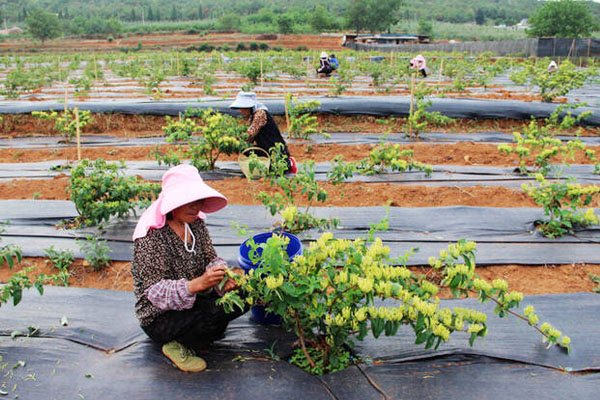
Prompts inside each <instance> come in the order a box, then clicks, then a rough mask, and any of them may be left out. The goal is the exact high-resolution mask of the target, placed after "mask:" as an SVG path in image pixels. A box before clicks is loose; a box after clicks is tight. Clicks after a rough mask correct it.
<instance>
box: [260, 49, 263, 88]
mask: <svg viewBox="0 0 600 400" xmlns="http://www.w3.org/2000/svg"><path fill="white" fill-rule="evenodd" d="M263 86H264V78H263V58H262V54H261V55H260V88H261V89H262V88H263Z"/></svg>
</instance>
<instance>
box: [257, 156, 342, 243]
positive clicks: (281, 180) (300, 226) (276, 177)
mask: <svg viewBox="0 0 600 400" xmlns="http://www.w3.org/2000/svg"><path fill="white" fill-rule="evenodd" d="M287 167H288V164H287V160H286V158H285V157H282V156H281V146H279V145H278V146H276V147H275V148H273V149H272V151H271V164H270V167H269V168H268V169H267V168H265V167H264V165H262V164H260V163H258V162H256V158H254V159H253V158H250V163H249V169H250V172H251V173H252V172H253V171H254V170H255V169H258V170H260V171H261V175H262V176H264V177H265V178H264V179H265V180H266V181H267V182H268V183H269V186H271V188H273V189H275V190H277V191H265V190H261V191H260V192H258V193H255V197H256V198H257V199H258V200H259V201H260V202H261V203H262V204H263V206H265V208H266V209H267V210H268V211H269V212H270V213H271V215H276V214H277V213H281V212H282V211H283V210H284V209H286V208H289V209H291V208H290V207H292V206H293V205H294V204H295V203H296V201H297V200H296V199H297V198H299V197H300V196H302V197H305V198H306V206H305V207H304V210H302V211H298V210H297V209H296V207H294V210H295V211H294V213H293V216H294V218H293V220H290V221H289V222H288V224H287V227H286V228H287V230H288V232H292V233H297V232H301V231H305V230H308V229H311V228H320V229H321V228H322V229H328V228H331V227H335V226H337V224H338V223H339V221H338V219H337V218H331V219H327V218H317V217H315V216H314V215H312V214H311V212H310V208H311V207H313V206H314V205H315V204H316V203H325V202H326V201H327V200H328V199H329V194H328V193H327V191H326V190H325V189H323V188H322V187H321V186H320V185H319V183H318V182H317V180H316V176H315V166H314V162H313V161H308V162H305V163H302V164H301V165H300V166H299V168H298V171H297V172H296V173H295V174H293V175H289V174H286V171H287ZM289 212H291V211H288V213H289ZM288 215H289V214H288Z"/></svg>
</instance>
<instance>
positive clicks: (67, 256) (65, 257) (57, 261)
mask: <svg viewBox="0 0 600 400" xmlns="http://www.w3.org/2000/svg"><path fill="white" fill-rule="evenodd" d="M44 252H45V254H46V257H48V258H49V259H48V260H46V264H51V265H52V266H53V267H54V268H56V269H58V274H57V275H58V277H57V278H58V279H57V280H56V281H55V282H56V283H57V284H59V285H63V286H69V276H70V273H69V268H70V267H71V265H73V261H75V257H73V252H72V251H71V250H55V249H54V246H50V247H48V248H45V249H44Z"/></svg>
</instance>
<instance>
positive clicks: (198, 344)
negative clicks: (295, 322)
mask: <svg viewBox="0 0 600 400" xmlns="http://www.w3.org/2000/svg"><path fill="white" fill-rule="evenodd" d="M217 299H218V297H217V296H216V295H215V294H214V292H213V293H211V294H210V295H209V296H208V297H203V296H196V302H195V303H194V307H193V308H190V309H188V310H181V311H175V310H169V311H167V312H165V313H164V314H161V315H160V316H158V317H157V318H156V319H155V320H154V321H153V322H152V323H151V324H150V325H148V326H146V327H142V329H143V330H144V332H146V334H147V335H148V336H149V337H150V339H152V340H154V341H155V342H158V343H160V344H164V343H167V342H170V341H172V340H176V341H178V342H179V343H181V344H183V345H184V346H186V347H188V348H191V349H193V350H202V349H205V348H206V347H208V346H209V345H210V343H212V342H214V341H215V340H219V339H221V338H223V336H224V334H225V329H227V325H228V324H229V322H231V321H232V320H234V319H235V318H237V317H239V316H240V315H242V314H244V313H245V312H246V311H248V309H246V310H244V311H240V309H238V308H236V309H235V310H234V311H233V312H231V313H226V312H225V311H224V310H223V307H220V306H217V305H216V304H215V302H216V300H217Z"/></svg>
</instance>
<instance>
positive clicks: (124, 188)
mask: <svg viewBox="0 0 600 400" xmlns="http://www.w3.org/2000/svg"><path fill="white" fill-rule="evenodd" d="M124 169H125V163H124V162H123V161H121V162H120V163H111V162H107V161H105V160H103V159H102V158H99V159H97V160H94V161H90V160H87V159H85V160H82V161H81V162H80V163H79V164H77V165H76V166H75V167H74V168H72V170H71V177H70V180H69V186H68V187H67V193H68V194H69V197H70V199H71V201H72V202H73V204H74V205H75V209H76V210H77V213H78V214H79V215H78V217H77V218H76V219H75V221H74V223H75V226H77V227H79V226H84V225H85V226H94V225H97V224H100V223H102V222H108V220H109V219H110V218H111V217H114V216H117V217H119V218H122V217H125V216H127V215H129V214H130V213H134V214H135V209H136V207H138V206H139V207H142V208H144V207H147V206H148V205H150V202H151V201H152V199H154V198H156V197H157V196H158V194H159V192H160V184H158V183H146V182H144V181H143V180H142V179H140V178H139V177H137V176H125V172H124Z"/></svg>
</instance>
